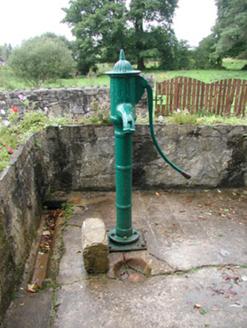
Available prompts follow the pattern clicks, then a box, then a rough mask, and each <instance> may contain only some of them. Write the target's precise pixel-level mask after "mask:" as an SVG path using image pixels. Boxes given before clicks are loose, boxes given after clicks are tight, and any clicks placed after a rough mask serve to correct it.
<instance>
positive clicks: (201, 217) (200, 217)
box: [198, 216, 206, 220]
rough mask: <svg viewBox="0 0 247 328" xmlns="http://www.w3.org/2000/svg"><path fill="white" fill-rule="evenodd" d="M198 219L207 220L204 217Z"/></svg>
mask: <svg viewBox="0 0 247 328" xmlns="http://www.w3.org/2000/svg"><path fill="white" fill-rule="evenodd" d="M198 219H200V220H206V219H205V218H204V217H203V216H198Z"/></svg>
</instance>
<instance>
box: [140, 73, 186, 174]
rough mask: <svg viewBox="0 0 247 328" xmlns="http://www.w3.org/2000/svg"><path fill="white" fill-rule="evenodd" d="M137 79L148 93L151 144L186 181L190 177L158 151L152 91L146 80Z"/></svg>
mask: <svg viewBox="0 0 247 328" xmlns="http://www.w3.org/2000/svg"><path fill="white" fill-rule="evenodd" d="M139 78H141V79H142V85H143V87H144V88H145V89H147V93H148V113H149V128H150V133H151V137H152V139H153V143H154V145H155V147H156V149H157V150H158V152H159V154H160V155H161V157H163V159H164V160H165V161H166V162H167V163H168V164H169V165H170V166H171V167H172V168H173V169H174V170H176V171H178V172H179V173H181V174H182V176H183V177H185V178H186V179H190V178H191V175H190V174H189V173H187V172H185V171H183V170H181V169H180V168H179V167H177V166H176V165H174V164H173V163H172V162H171V161H170V160H169V159H168V158H167V157H166V155H165V154H164V153H163V152H162V150H161V149H160V146H159V144H158V142H157V140H156V137H155V134H154V127H153V91H152V88H151V86H150V84H149V83H148V82H147V80H146V79H144V78H143V77H142V76H139Z"/></svg>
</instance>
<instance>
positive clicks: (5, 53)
mask: <svg viewBox="0 0 247 328" xmlns="http://www.w3.org/2000/svg"><path fill="white" fill-rule="evenodd" d="M11 50H12V47H11V45H10V44H6V43H5V44H4V45H3V46H0V62H3V63H6V62H7V60H8V58H9V56H10V54H11Z"/></svg>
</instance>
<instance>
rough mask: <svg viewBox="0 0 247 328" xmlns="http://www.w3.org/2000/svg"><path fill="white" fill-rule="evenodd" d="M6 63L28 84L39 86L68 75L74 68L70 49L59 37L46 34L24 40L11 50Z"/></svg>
mask: <svg viewBox="0 0 247 328" xmlns="http://www.w3.org/2000/svg"><path fill="white" fill-rule="evenodd" d="M8 64H9V66H10V68H11V69H12V71H13V73H14V75H16V76H17V77H18V78H21V79H22V80H24V81H25V82H26V83H27V85H28V86H30V87H32V86H34V87H40V86H42V85H45V84H47V83H49V82H51V81H52V80H55V79H57V78H60V77H63V76H68V74H70V73H72V72H73V70H74V68H75V62H74V60H73V58H72V55H71V52H70V50H69V49H68V48H67V47H66V45H65V43H64V42H62V41H61V40H60V39H59V38H57V39H56V38H50V37H46V36H43V37H42V36H41V37H36V38H33V39H30V40H28V41H25V42H24V43H23V44H22V45H21V47H20V48H16V49H14V50H12V53H11V55H10V57H9V60H8Z"/></svg>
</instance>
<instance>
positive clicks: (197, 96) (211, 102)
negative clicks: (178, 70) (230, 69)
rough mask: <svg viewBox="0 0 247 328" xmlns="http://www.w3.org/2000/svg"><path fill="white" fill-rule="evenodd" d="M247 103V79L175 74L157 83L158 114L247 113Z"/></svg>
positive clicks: (237, 114)
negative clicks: (212, 79) (206, 80)
mask: <svg viewBox="0 0 247 328" xmlns="http://www.w3.org/2000/svg"><path fill="white" fill-rule="evenodd" d="M246 103H247V80H241V79H226V80H220V81H217V82H213V83H204V82H202V81H199V80H196V79H192V78H189V77H175V78H172V79H170V80H166V81H163V82H160V83H159V82H157V83H156V98H155V107H156V114H157V115H162V116H168V115H170V114H171V113H172V112H174V111H177V110H178V109H180V110H188V111H189V112H190V113H191V114H193V113H196V112H198V111H204V112H211V113H213V114H216V115H222V116H228V115H235V116H244V115H245V113H246Z"/></svg>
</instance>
